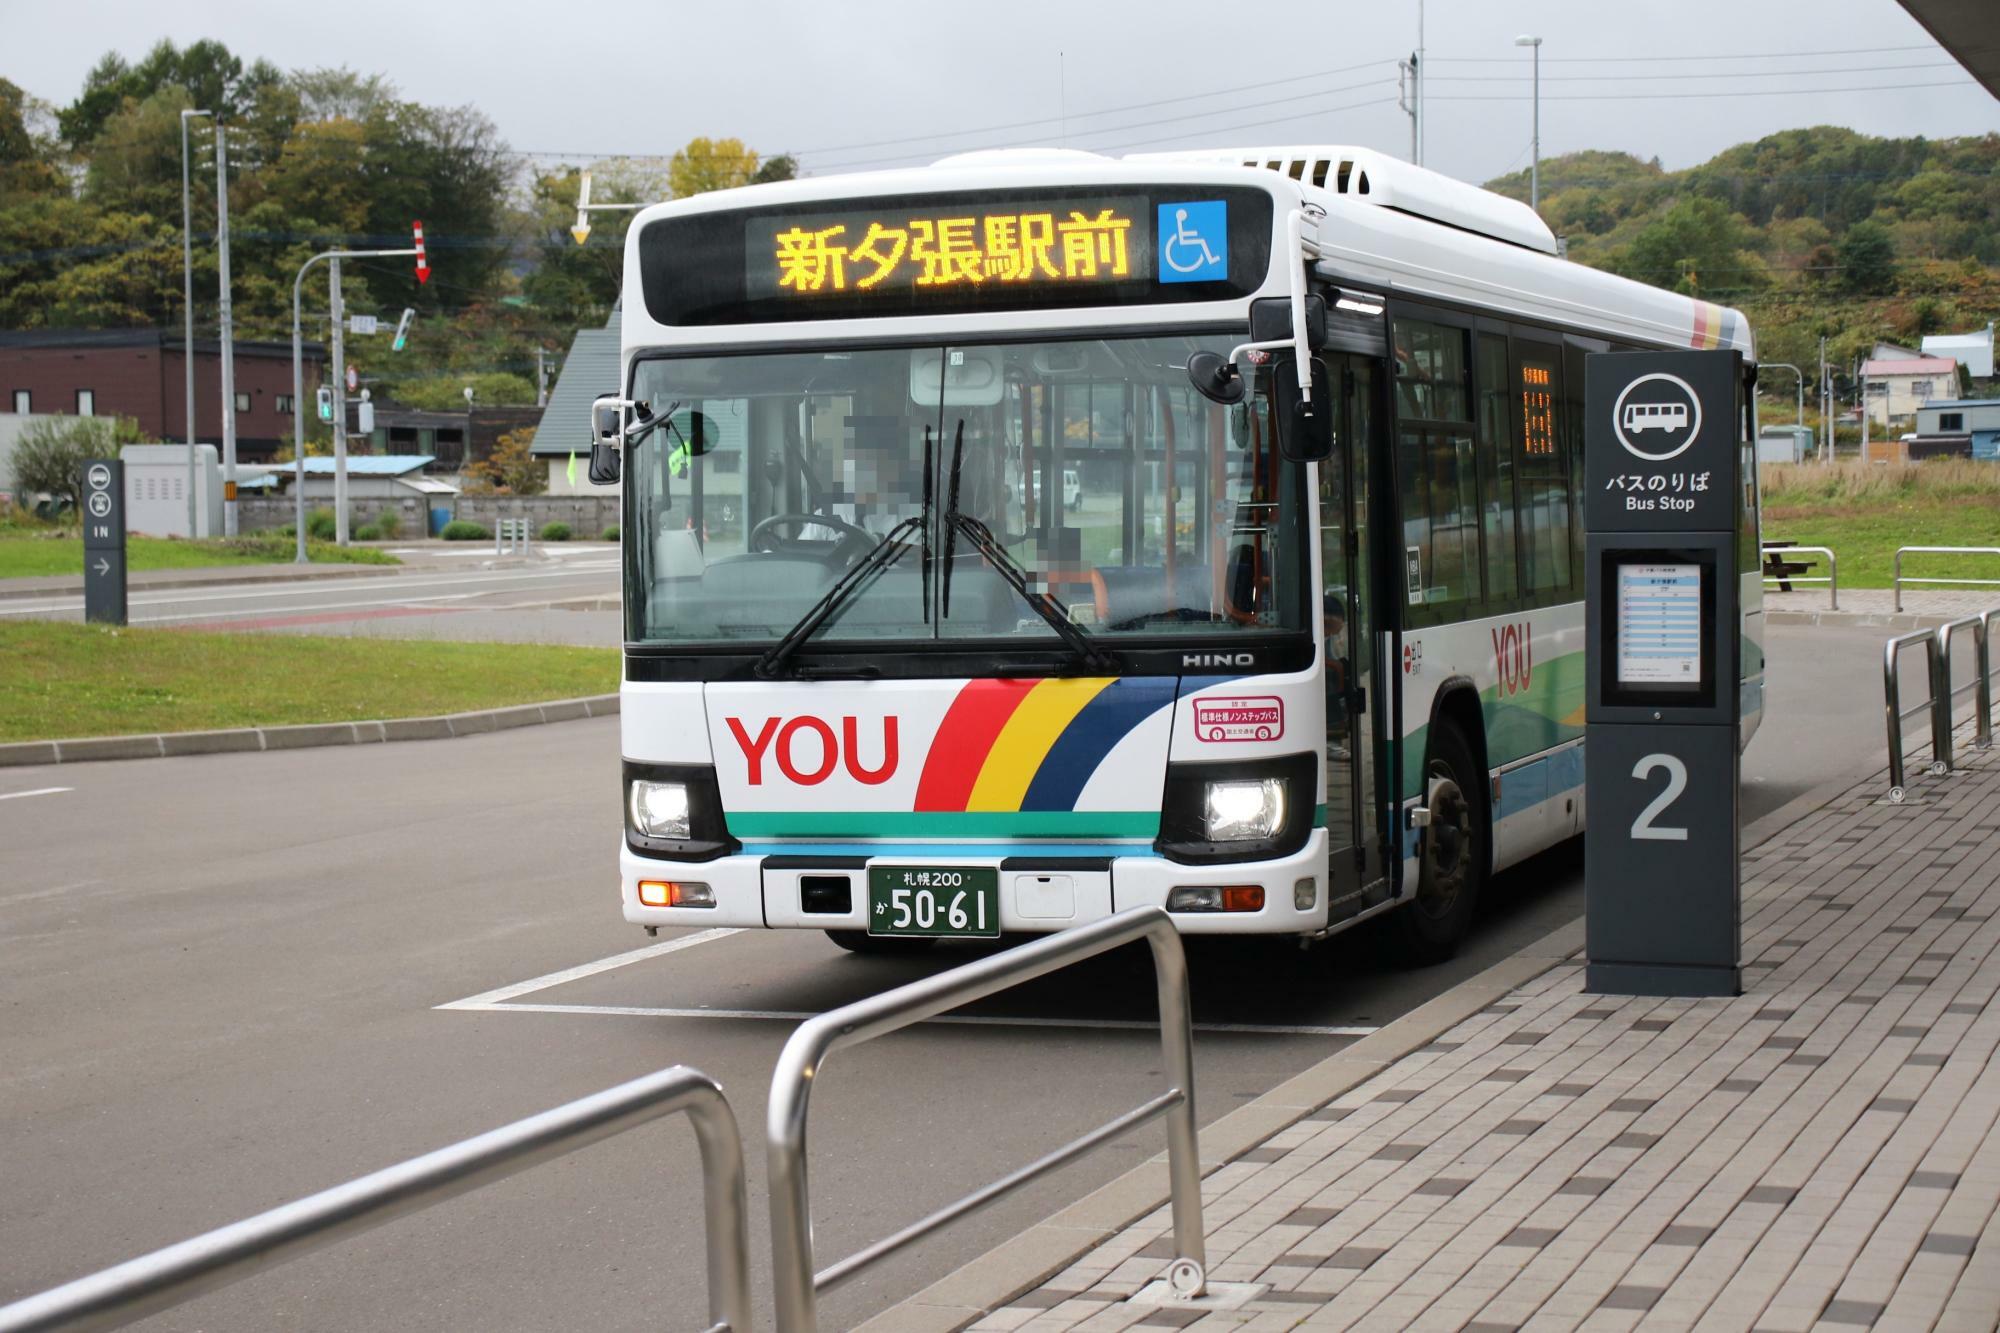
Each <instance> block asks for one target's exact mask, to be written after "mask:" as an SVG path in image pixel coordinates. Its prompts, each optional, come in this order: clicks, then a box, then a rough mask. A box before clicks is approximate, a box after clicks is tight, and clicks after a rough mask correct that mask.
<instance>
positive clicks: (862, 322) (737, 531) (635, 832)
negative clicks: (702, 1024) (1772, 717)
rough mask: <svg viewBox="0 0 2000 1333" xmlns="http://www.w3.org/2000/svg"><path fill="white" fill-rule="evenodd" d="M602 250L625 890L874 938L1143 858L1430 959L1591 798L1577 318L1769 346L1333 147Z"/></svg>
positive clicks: (726, 222) (1752, 566)
mask: <svg viewBox="0 0 2000 1333" xmlns="http://www.w3.org/2000/svg"><path fill="white" fill-rule="evenodd" d="M625 271H626V287H625V296H624V304H623V316H622V318H623V326H622V327H623V334H622V339H623V354H622V362H621V365H622V375H623V380H622V384H623V390H622V393H621V395H620V396H619V397H617V398H615V399H606V400H603V401H601V402H600V403H599V404H598V405H597V407H596V409H595V410H594V412H593V417H594V428H595V430H596V432H597V442H596V444H595V445H594V446H593V450H592V467H593V472H594V473H595V474H596V475H598V476H600V477H609V476H612V475H614V474H616V473H617V472H618V470H619V469H620V468H621V466H622V472H623V480H624V497H625V498H624V505H625V515H624V526H623V531H624V534H625V541H624V559H625V621H626V634H625V639H626V645H625V654H624V682H623V698H622V708H623V747H624V784H625V796H626V799H625V819H626V830H625V838H624V847H623V850H622V854H621V859H620V868H621V874H620V881H619V895H620V901H621V905H622V908H623V911H624V914H625V917H626V918H627V919H628V920H630V921H632V922H635V923H637V924H639V925H642V926H645V927H648V928H651V929H657V928H658V927H661V926H708V925H716V926H725V925H726V926H749V927H771V928H791V929H817V930H824V931H826V932H827V933H828V934H829V935H830V936H831V937H832V938H833V939H834V940H835V941H836V942H837V943H839V944H841V945H843V946H845V947H847V948H851V949H856V950H887V949H896V948H907V947H912V946H915V945H921V944H927V943H929V942H931V941H933V940H935V939H938V938H944V937H952V936H972V937H982V936H983V937H993V936H995V935H997V934H999V933H1001V932H1008V933H1012V932H1034V931H1049V930H1056V929H1061V928H1063V927H1065V926H1069V925H1073V924H1077V923H1080V922H1084V921H1088V920H1092V919H1095V918H1099V917H1102V916H1104V915H1106V914H1108V913H1110V912H1112V911H1114V910H1118V909H1121V908H1125V907H1129V906H1132V905H1135V904H1139V903H1152V904H1158V905H1161V906H1164V907H1165V908H1166V909H1167V910H1168V911H1169V912H1171V913H1172V914H1173V915H1174V918H1175V920H1176V921H1177V922H1178V923H1179V924H1180V926H1181V928H1182V929H1183V930H1185V931H1187V932H1190V933H1197V932H1203V933H1216V934H1236V935H1289V936H1299V937H1319V936H1324V935H1326V934H1329V933H1331V932H1333V931H1336V930H1340V929H1343V928H1345V927H1347V926H1350V925H1352V924H1354V923H1356V922H1358V921H1361V920H1363V919H1365V918H1367V917H1370V916H1373V915H1376V914H1378V913H1382V912H1387V911H1390V910H1391V909H1400V910H1398V912H1397V915H1398V917H1399V918H1400V919H1401V921H1402V923H1403V927H1404V932H1403V933H1404V934H1405V936H1406V937H1407V940H1408V942H1409V944H1410V947H1411V951H1412V953H1413V954H1414V955H1415V956H1417V957H1419V958H1435V957H1440V956H1443V955H1445V954H1447V953H1449V952H1450V950H1451V949H1452V948H1453V947H1454V946H1455V945H1456V943H1457V942H1458V940H1459V939H1460V937H1461V936H1462V935H1463V934H1464V932H1465V930H1466V929H1467V926H1468V924H1469V923H1470V921H1471V919H1472V914H1473V910H1474V906H1475V903H1476V901H1477V898H1478V895H1479V891H1480V887H1481V885H1482V883H1483V882H1484V881H1485V880H1486V878H1487V876H1488V875H1489V874H1490V873H1491V872H1493V871H1494V870H1497V869H1499V868H1502V867H1505V866H1507V865H1510V864H1512V863H1515V862H1518V861H1520V860H1521V859H1522V858H1524V857H1526V856H1528V855H1530V854H1532V853H1534V852H1536V851H1539V850H1541V849H1543V848H1547V847H1549V846H1551V845H1553V844H1555V843H1557V842H1560V841H1561V840H1563V839H1566V838H1568V837H1571V836H1572V835H1574V834H1576V833H1578V832H1580V831H1581V830H1582V828H1583V825H1584V810H1583V801H1582V796H1583V786H1582V782H1583V766H1584V755H1583V748H1582V744H1583V743H1582V735H1583V680H1584V671H1583V662H1584V656H1583V648H1584V645H1583V635H1584V629H1583V607H1582V600H1581V599H1582V597H1583V587H1584V578H1583V568H1582V559H1581V552H1582V549H1583V534H1582V524H1581V518H1580V514H1581V507H1580V501H1581V495H1580V493H1579V492H1580V485H1581V477H1580V471H1581V445H1582V441H1581V438H1580V431H1581V420H1582V398H1583V388H1584V358H1585V356H1587V355H1588V354H1589V353H1591V352H1593V351H1602V350H1608V349H1619V348H1685V347H1691V346H1692V347H1733V348H1736V349H1739V350H1740V351H1742V352H1743V353H1744V355H1745V357H1746V371H1747V368H1748V360H1747V358H1748V357H1749V356H1750V355H1751V352H1752V347H1751V342H1750V334H1749V329H1748V326H1747V324H1746V323H1745V321H1744V319H1743V318H1742V316H1741V315H1739V314H1737V313H1736V312H1734V311H1731V310H1725V309H1721V308H1718V307H1716V306H1713V305H1708V304H1705V303H1702V302H1698V301H1693V300H1689V299H1686V298H1684V297H1681V296H1676V295H1673V294H1671V293H1668V292H1663V291H1659V290H1656V289H1654V288H1650V287H1646V286H1642V285H1640V284H1637V283H1634V282H1629V281H1626V280H1624V279H1621V278H1618V277H1614V276H1612V275H1610V274H1607V273H1603V272H1599V271H1597V270H1594V269H1590V268H1585V267H1582V266H1580V265H1573V264H1570V263H1567V262H1566V261H1564V260H1563V259H1561V258H1559V257H1558V255H1557V253H1556V245H1555V241H1554V238H1553V237H1552V236H1551V235H1550V233H1549V231H1548V229H1547V228H1546V227H1545V226H1544V225H1543V224H1542V222H1541V221H1540V219H1539V218H1537V217H1536V216H1535V214H1534V213H1532V212H1531V211H1529V210H1528V209H1527V208H1526V207H1524V206H1523V205H1521V204H1518V203H1515V202H1512V201H1509V200H1506V199H1503V198H1500V197H1497V196H1494V195H1491V194H1487V193H1485V192H1483V191H1480V190H1477V189H1475V188H1472V187H1469V186H1465V185H1462V184H1459V183H1457V182H1454V181H1451V180H1449V179H1447V178H1444V177H1442V176H1438V175H1435V174H1433V173H1430V172H1426V171H1423V170H1421V169H1419V168H1415V167H1411V166H1408V165H1406V164H1404V163H1401V162H1397V161H1394V160H1391V159H1388V158H1385V157H1382V156H1380V155H1378V154H1375V153H1372V152H1369V151H1367V150H1362V149H1350V148H1305V149H1272V150H1248V151H1242V152H1195V153H1182V154H1151V155H1144V156H1140V157H1133V158H1126V159H1123V160H1113V159H1109V158H1104V157H1100V156H1096V155H1093V154H1088V153H1080V152H1072V151H1058V150H1016V151H1006V152H988V153H976V154H970V155H966V156H962V157H958V158H953V159H949V160H947V161H944V162H941V163H939V164H938V165H936V166H934V167H930V168H925V169H920V170H908V171H897V172H884V173H875V174H865V175H849V176H835V177H825V178H819V179H811V180H801V181H789V182H783V183H777V184H770V185H758V186H751V187H746V188H743V189H737V190H728V191H720V192H717V193H713V194H704V195H700V196H697V197H694V198H689V199H683V200H676V201H673V202H671V203H666V204H661V205H657V206H654V207H651V208H648V209H647V210H645V211H644V212H643V213H641V214H640V215H639V216H638V217H637V219H636V220H635V221H634V223H633V225H632V228H631V232H630V235H629V237H628V240H627V242H626V260H625ZM1306 361H1310V362H1311V364H1312V365H1313V366H1314V368H1315V369H1314V373H1313V374H1312V376H1310V377H1309V378H1308V379H1307V381H1306V383H1305V384H1304V385H1301V384H1300V376H1299V375H1298V371H1297V367H1298V366H1299V365H1300V364H1301V363H1302V362H1306ZM1747 397H1748V395H1746V399H1747ZM1754 436H1755V432H1754V429H1751V428H1750V426H1749V424H1748V423H1747V422H1746V423H1745V425H1744V429H1743V438H1744V439H1745V440H1746V441H1748V440H1750V439H1753V438H1754ZM1754 473H1755V469H1754V467H1753V468H1748V469H1746V475H1748V476H1750V477H1753V478H1754ZM1024 476H1026V477H1031V478H1032V479H1033V480H1032V482H1031V483H1030V484H1026V485H1024V484H1021V481H1022V478H1023V477H1024ZM1752 484H1754V482H1753V483H1752ZM1742 502H1743V507H1744V513H1745V515H1746V518H1747V526H1746V529H1745V534H1744V538H1743V541H1744V549H1745V557H1744V561H1743V565H1742V568H1743V569H1744V571H1745V574H1744V576H1743V583H1742V605H1743V607H1744V609H1745V617H1744V622H1743V627H1742V628H1743V641H1744V648H1745V651H1744V652H1743V654H1742V660H1743V673H1742V680H1741V682H1740V686H1741V691H1742V695H1743V699H1744V703H1745V713H1746V725H1745V728H1744V734H1745V736H1746V737H1747V736H1748V735H1749V734H1750V732H1751V731H1752V730H1753V729H1754V725H1755V720H1756V716H1757V713H1758V710H1759V706H1760V703H1761V682H1762V658H1761V654H1760V652H1759V649H1758V646H1757V639H1758V634H1757V626H1758V624H1759V620H1758V617H1759V614H1760V611H1761V600H1760V599H1761V587H1762V585H1761V581H1760V580H1759V579H1758V578H1757V565H1756V560H1755V552H1756V549H1757V548H1756V532H1755V525H1754V515H1755V512H1756V508H1755V497H1754V494H1752V493H1749V492H1746V493H1745V494H1744V495H1743V497H1742Z"/></svg>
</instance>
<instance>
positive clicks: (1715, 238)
mask: <svg viewBox="0 0 2000 1333" xmlns="http://www.w3.org/2000/svg"><path fill="white" fill-rule="evenodd" d="M1486 188H1488V189H1490V190H1495V191H1497V192H1499V193H1501V194H1505V195H1510V196H1512V197H1513V198H1516V199H1520V200H1523V201H1525V200H1526V199H1527V197H1528V173H1527V172H1526V171H1519V172H1515V173H1513V174H1511V175H1507V176H1502V177H1500V178H1498V179H1496V180H1492V181H1488V182H1487V185H1486ZM1541 211H1542V216H1543V217H1544V218H1545V219H1547V221H1548V224H1549V226H1550V227H1551V228H1553V229H1554V231H1555V232H1556V234H1557V235H1558V236H1561V237H1563V238H1565V240H1566V241H1567V242H1568V245H1569V255H1570V258H1571V259H1574V260H1576V261H1578V262H1580V263H1585V264H1591V265H1594V266H1596V267H1598V268H1605V269H1610V270H1612V271H1613V272H1616V273H1622V274H1624V275H1625V276H1627V277H1631V278H1636V279H1638V280H1640V281H1642V282H1649V283H1652V284H1654V285H1656V286H1661V287H1670V288H1673V289H1675V290H1677V291H1682V292H1687V293H1689V294H1693V295H1699V296H1701V297H1703V298H1705V299H1708V300H1713V301H1721V302H1725V303H1727V304H1731V305H1736V306H1740V307H1741V308H1743V310H1744V311H1745V312H1746V313H1747V314H1748V315H1749V316H1750V319H1751V323H1752V326H1753V327H1754V328H1755V329H1756V330H1757V338H1758V346H1759V349H1760V351H1761V352H1762V354H1763V355H1764V356H1765V357H1766V358H1767V359H1770V360H1776V361H1788V362H1792V363H1794V364H1797V365H1802V366H1803V365H1809V364H1811V363H1814V362H1816V360H1817V358H1818V350H1819V339H1820V337H1821V336H1822V335H1825V336H1826V337H1827V338H1828V340H1829V341H1828V355H1829V358H1830V359H1832V360H1833V361H1834V362H1835V364H1836V365H1841V366H1846V365H1849V364H1851V363H1852V361H1853V360H1854V358H1855V357H1856V356H1857V355H1859V354H1861V353H1862V352H1865V350H1866V349H1867V348H1868V347H1869V346H1870V345H1872V344H1873V343H1874V342H1876V341H1877V340H1878V339H1888V340H1892V341H1899V342H1905V343H1912V344H1913V343H1914V342H1915V341H1916V340H1917V339H1919V338H1921V337H1922V336H1923V335H1924V334H1926V333H1941V332H1947V331H1953V330H1969V329H1973V328H1979V327H1983V326H1984V325H1985V324H1986V322H1987V321H1988V320H1992V319H1996V318H2000V271H1996V266H2000V134H1989V135H1985V136H1983V137H1980V138H1967V139H1921V138H1919V139H1877V138H1871V137H1870V136H1868V135H1865V134H1857V133H1856V132H1854V131H1853V130H1847V129H1841V128H1838V127H1835V126H1827V125H1821V126H1815V127H1813V128H1811V129H1801V130H1786V131H1784V132H1782V133H1779V134H1773V135H1770V136H1768V137H1766V138H1763V139H1759V140H1757V141H1756V142H1755V143H1745V144H1738V145H1737V146H1736V147H1734V148H1730V149H1727V150H1725V151H1724V152H1721V153H1719V154H1717V155H1716V156H1715V157H1714V158H1712V159H1711V160H1709V161H1707V162H1704V163H1702V164H1701V165H1700V166H1695V167H1689V168H1687V169H1686V170H1684V171H1666V170H1664V169H1663V168H1662V167H1661V166H1660V164H1659V162H1658V161H1657V160H1655V161H1652V162H1645V161H1642V160H1640V159H1639V158H1636V157H1634V156H1632V155H1631V154H1629V153H1611V152H1601V151H1587V152H1580V153H1570V154H1567V155H1565V156H1563V157H1558V158H1553V159H1550V160H1548V161H1545V162H1543V163H1542V199H1541Z"/></svg>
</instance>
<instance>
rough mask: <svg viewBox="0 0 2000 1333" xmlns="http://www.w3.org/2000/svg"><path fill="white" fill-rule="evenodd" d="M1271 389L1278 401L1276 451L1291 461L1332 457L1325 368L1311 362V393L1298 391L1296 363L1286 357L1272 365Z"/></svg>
mask: <svg viewBox="0 0 2000 1333" xmlns="http://www.w3.org/2000/svg"><path fill="white" fill-rule="evenodd" d="M1271 379H1272V383H1271V392H1272V394H1273V395H1274V396H1275V399H1276V402H1277V405H1278V452H1279V453H1280V454H1282V455H1283V456H1284V457H1285V458H1286V459H1288V460H1290V461H1291V462H1294V463H1324V462H1325V461H1326V460H1327V459H1329V458H1331V457H1333V413H1334V402H1333V395H1332V394H1331V393H1329V392H1328V391H1327V383H1326V370H1325V368H1324V367H1323V366H1321V365H1320V363H1319V361H1318V359H1317V358H1315V359H1314V360H1313V362H1312V397H1311V398H1310V399H1307V398H1305V397H1304V396H1303V395H1301V394H1300V393H1299V375H1298V363H1297V362H1296V361H1294V360H1292V359H1291V358H1290V357H1287V358H1285V359H1284V360H1282V361H1279V362H1278V363H1277V364H1276V365H1274V366H1273V367H1272V375H1271Z"/></svg>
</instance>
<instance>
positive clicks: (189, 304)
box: [181, 111, 215, 537]
mask: <svg viewBox="0 0 2000 1333" xmlns="http://www.w3.org/2000/svg"><path fill="white" fill-rule="evenodd" d="M214 114H215V113H214V112H212V111H183V112H181V308H182V310H183V311H184V312H185V317H186V321H187V322H186V325H185V330H186V331H185V333H184V335H183V341H182V343H181V364H182V366H183V368H184V369H185V370H186V371H187V389H186V392H187V400H186V402H185V404H184V406H185V407H186V408H187V451H188V456H187V464H188V475H187V502H188V536H190V537H199V536H200V535H201V533H200V532H198V531H196V529H195V503H194V492H195V465H194V458H195V444H194V211H193V206H192V204H191V203H190V196H189V194H188V117H189V116H210V115H214Z"/></svg>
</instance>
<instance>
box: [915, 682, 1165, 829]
mask: <svg viewBox="0 0 2000 1333" xmlns="http://www.w3.org/2000/svg"><path fill="white" fill-rule="evenodd" d="M1173 701H1174V681H1173V680H1172V679H1170V678H1169V679H1162V678H1158V677H1137V678H1135V677H1121V678H1092V677H1086V678H1079V679H1070V680H1039V681H1026V680H974V681H968V682H967V683H966V685H965V687H964V688H963V689H961V690H960V691H959V692H958V697H957V698H955V699H953V700H952V703H951V707H950V709H949V710H947V711H946V713H945V715H944V721H943V722H942V723H940V724H939V726H938V733H937V738H936V739H935V740H933V741H932V742H931V748H930V753H929V754H928V755H927V756H925V758H924V772H923V776H922V777H921V778H919V779H918V781H917V799H916V808H917V809H918V810H919V811H926V810H931V811H942V810H975V811H1000V810H1074V809H1075V808H1076V801H1077V797H1079V796H1081V795H1082V794H1083V789H1084V786H1085V785H1086V784H1087V783H1089V781H1090V778H1091V775H1092V774H1093V773H1095V772H1096V771H1097V766H1098V765H1099V764H1101V763H1103V762H1104V757H1105V756H1106V755H1108V754H1110V753H1111V751H1112V749H1113V747H1115V746H1116V745H1117V744H1118V742H1119V741H1122V740H1124V739H1125V737H1126V736H1127V735H1129V734H1130V733H1131V731H1132V729H1133V728H1134V727H1137V726H1138V725H1139V723H1140V722H1142V721H1144V720H1145V719H1146V718H1147V717H1149V716H1151V715H1152V714H1153V713H1155V712H1157V711H1159V710H1160V709H1162V708H1165V707H1166V706H1167V705H1168V704H1171V703H1172V702H1173Z"/></svg>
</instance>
